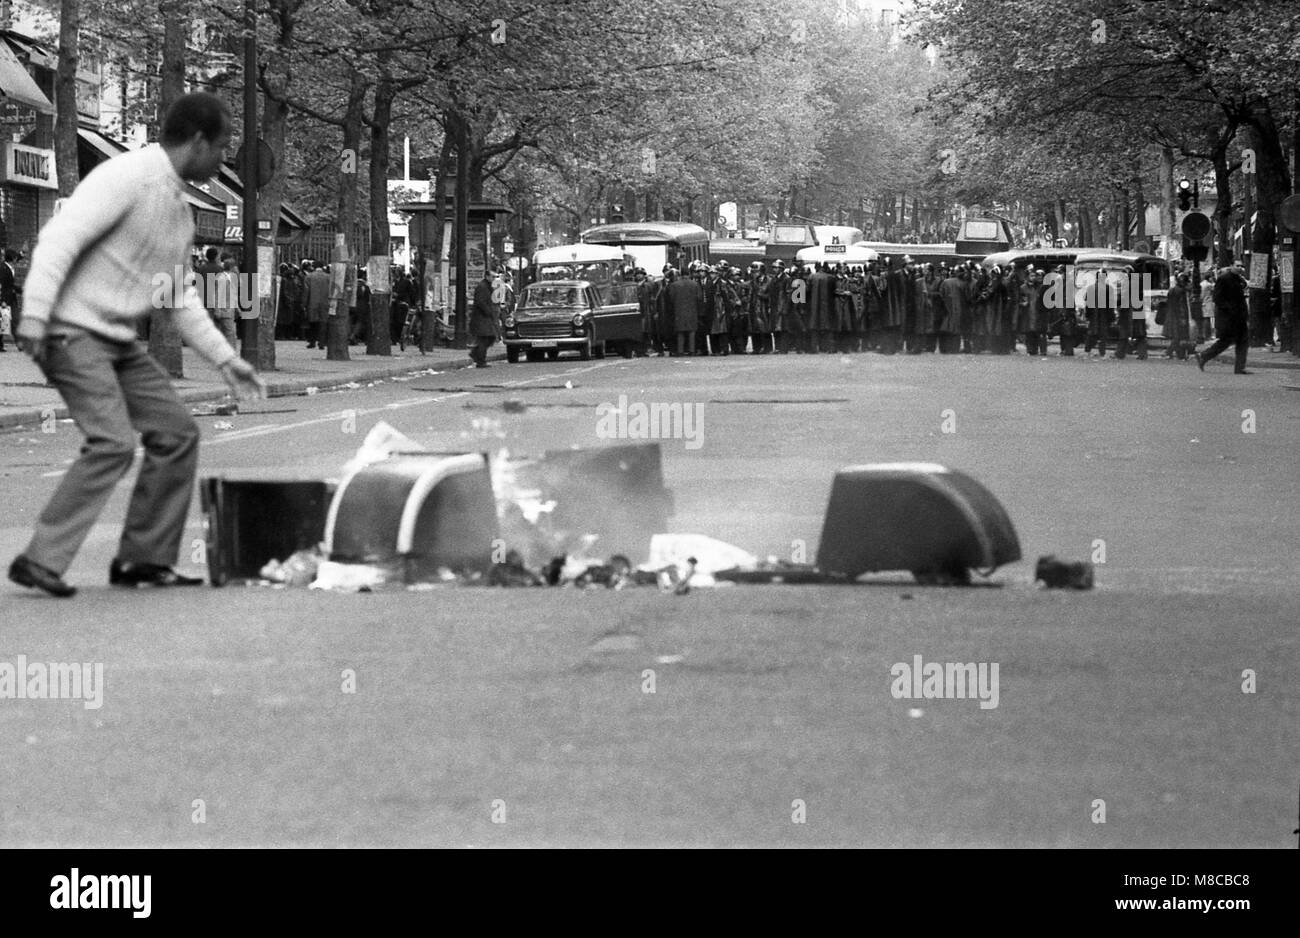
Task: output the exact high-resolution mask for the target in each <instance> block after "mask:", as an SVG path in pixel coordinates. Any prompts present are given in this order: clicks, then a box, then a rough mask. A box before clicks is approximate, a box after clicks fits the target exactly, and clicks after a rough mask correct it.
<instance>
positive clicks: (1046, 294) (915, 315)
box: [635, 256, 1245, 359]
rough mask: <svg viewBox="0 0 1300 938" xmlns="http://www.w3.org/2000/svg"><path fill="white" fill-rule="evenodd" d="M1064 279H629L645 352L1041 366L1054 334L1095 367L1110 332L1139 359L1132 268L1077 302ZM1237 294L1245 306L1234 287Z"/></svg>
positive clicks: (1141, 320) (894, 265)
mask: <svg viewBox="0 0 1300 938" xmlns="http://www.w3.org/2000/svg"><path fill="white" fill-rule="evenodd" d="M1234 275H1235V274H1234ZM1067 276H1068V272H1067V271H1066V269H1065V268H1064V267H1057V268H1055V269H1053V270H1050V271H1044V270H1040V269H1033V268H1029V267H1015V266H1011V265H1008V266H1007V267H1005V268H1003V267H996V266H995V267H989V268H985V267H983V266H982V265H980V264H978V263H976V262H974V261H960V262H959V261H954V263H953V264H951V265H949V264H946V263H915V262H914V261H913V260H912V258H910V257H907V256H903V257H899V258H890V257H885V258H882V259H881V260H879V261H872V262H870V263H869V264H868V265H867V266H866V267H865V269H863V268H861V267H853V268H851V267H849V266H847V265H843V264H836V265H829V264H823V263H818V264H816V265H814V266H812V267H808V266H805V265H802V264H798V263H793V264H791V265H790V266H789V267H787V266H786V264H785V263H784V262H783V261H780V260H778V261H775V262H773V264H772V266H771V268H770V269H769V267H768V266H767V265H766V264H765V263H762V262H755V263H753V264H751V265H750V267H749V268H748V269H747V270H741V269H739V268H736V267H733V266H731V265H730V264H729V263H727V262H726V261H722V262H720V263H718V264H716V265H713V266H709V265H707V264H704V263H701V262H693V263H692V264H691V265H690V267H689V268H688V269H687V270H686V271H685V272H684V273H683V272H679V271H677V270H675V269H674V268H672V267H671V266H666V267H665V268H664V270H663V278H662V279H660V280H653V279H651V278H649V277H648V276H647V275H646V272H645V271H644V270H639V269H638V270H637V271H636V272H635V277H636V280H637V281H638V288H637V296H638V301H639V303H640V309H641V316H642V327H643V331H644V333H645V340H646V341H645V347H646V349H647V354H648V353H649V351H648V350H650V349H653V352H654V353H655V354H658V355H740V354H747V353H748V354H757V355H765V354H769V353H775V354H789V353H790V352H794V353H796V354H816V353H822V354H826V353H849V352H865V351H876V352H881V353H883V354H886V355H892V354H898V353H903V354H922V353H927V352H938V353H940V354H958V353H967V354H970V353H981V352H987V353H991V354H995V355H1010V354H1013V353H1015V352H1016V349H1017V343H1018V342H1023V343H1024V347H1025V350H1026V352H1027V353H1028V354H1030V355H1040V356H1041V355H1046V354H1047V345H1048V339H1049V337H1052V336H1057V337H1059V340H1060V353H1061V354H1062V355H1065V356H1072V355H1074V354H1075V350H1076V348H1078V347H1079V346H1080V345H1082V347H1083V352H1084V353H1085V354H1091V353H1093V352H1094V350H1095V352H1096V354H1097V355H1098V356H1101V357H1104V356H1105V355H1106V353H1107V348H1108V344H1109V340H1110V338H1111V336H1112V334H1114V335H1115V336H1116V337H1117V342H1116V346H1115V351H1114V354H1115V357H1116V358H1121V359H1122V358H1126V357H1127V356H1128V355H1129V353H1130V352H1133V353H1134V354H1135V356H1136V357H1137V358H1139V359H1145V358H1146V357H1147V324H1146V318H1145V315H1144V313H1143V296H1142V292H1143V291H1142V289H1141V287H1140V284H1138V283H1137V280H1138V278H1136V277H1134V273H1133V269H1132V268H1131V267H1123V268H1115V269H1113V270H1111V271H1109V272H1107V271H1105V270H1103V271H1102V274H1101V275H1099V276H1097V277H1096V278H1095V280H1094V282H1093V283H1092V284H1091V286H1090V287H1089V288H1088V289H1086V290H1084V291H1081V292H1079V291H1077V290H1076V288H1075V287H1074V285H1072V284H1071V285H1069V289H1067V288H1066V287H1067V285H1066V284H1065V282H1064V280H1065V278H1066V277H1067ZM1185 280H1186V277H1185V275H1181V274H1180V275H1179V277H1178V278H1177V280H1176V283H1175V284H1174V285H1173V286H1174V289H1173V290H1171V293H1172V294H1173V297H1172V298H1173V299H1174V300H1175V301H1176V302H1175V303H1171V304H1169V305H1168V306H1167V307H1166V309H1165V311H1164V313H1163V315H1164V316H1165V317H1166V321H1167V322H1168V325H1166V327H1165V331H1166V334H1172V335H1174V336H1178V338H1177V339H1175V340H1174V341H1173V342H1171V347H1170V354H1176V355H1177V356H1178V357H1180V358H1186V357H1187V355H1188V353H1189V352H1191V351H1192V350H1193V349H1194V337H1196V336H1197V326H1196V323H1195V322H1194V321H1192V320H1191V318H1190V317H1191V304H1190V303H1188V302H1187V301H1186V300H1185V297H1186V295H1187V284H1186V282H1185ZM1128 284H1133V287H1132V288H1131V289H1129V288H1126V286H1127V285H1128ZM1121 285H1125V288H1121ZM1240 287H1241V291H1240V292H1241V293H1242V295H1243V296H1244V288H1245V280H1244V277H1242V278H1241V284H1240ZM1216 290H1217V287H1216ZM1077 293H1078V301H1081V302H1082V306H1081V307H1080V306H1078V305H1077V302H1076V294H1077ZM1169 320H1173V321H1169ZM1180 322H1181V330H1180V329H1179V323H1180Z"/></svg>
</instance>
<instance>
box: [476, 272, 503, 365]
mask: <svg viewBox="0 0 1300 938" xmlns="http://www.w3.org/2000/svg"><path fill="white" fill-rule="evenodd" d="M492 290H493V281H492V271H491V270H489V269H488V268H484V269H483V279H482V280H480V281H479V282H478V286H476V287H475V288H474V305H473V308H472V309H471V311H470V317H469V334H470V337H471V338H472V339H473V340H474V345H473V346H472V347H471V348H470V351H469V357H470V360H471V361H472V362H474V367H475V368H488V367H490V366H489V365H488V363H487V352H488V349H490V348H491V347H492V344H493V343H494V342H496V340H497V339H499V338H501V312H500V309H499V308H498V307H497V305H496V303H494V302H492Z"/></svg>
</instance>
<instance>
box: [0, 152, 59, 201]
mask: <svg viewBox="0 0 1300 938" xmlns="http://www.w3.org/2000/svg"><path fill="white" fill-rule="evenodd" d="M3 175H4V181H5V182H10V183H18V184H19V185H24V186H36V187H37V188H40V189H58V188H59V177H58V174H57V173H56V172H55V170H54V151H53V150H45V149H42V148H40V147H29V146H26V145H24V144H21V143H14V142H13V141H12V140H6V141H5V144H4V170H3Z"/></svg>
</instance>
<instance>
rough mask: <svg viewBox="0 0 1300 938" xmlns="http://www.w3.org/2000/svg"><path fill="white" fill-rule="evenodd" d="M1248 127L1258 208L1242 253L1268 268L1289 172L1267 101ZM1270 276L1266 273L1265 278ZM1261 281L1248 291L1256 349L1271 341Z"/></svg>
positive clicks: (1288, 187) (1265, 289) (1288, 186)
mask: <svg viewBox="0 0 1300 938" xmlns="http://www.w3.org/2000/svg"><path fill="white" fill-rule="evenodd" d="M1248 124H1249V127H1250V131H1251V134H1250V136H1251V142H1252V144H1253V146H1254V149H1255V159H1256V170H1257V173H1256V175H1255V177H1254V181H1255V183H1256V186H1257V188H1256V198H1257V200H1258V206H1259V207H1258V212H1257V216H1256V220H1255V224H1254V225H1253V226H1252V228H1251V237H1250V242H1249V244H1246V243H1243V244H1242V251H1243V252H1244V251H1246V250H1250V251H1251V252H1253V254H1254V255H1255V256H1252V257H1251V258H1250V262H1251V264H1254V263H1256V256H1258V257H1262V258H1264V259H1265V261H1264V262H1265V264H1266V265H1267V264H1269V259H1270V258H1271V257H1272V250H1273V244H1274V242H1275V241H1276V224H1275V222H1274V219H1275V216H1276V213H1277V210H1278V206H1279V205H1281V204H1282V200H1283V199H1285V198H1286V197H1287V196H1289V195H1290V194H1291V173H1290V171H1289V169H1288V167H1287V163H1286V155H1285V154H1284V153H1283V152H1282V141H1281V138H1280V135H1279V133H1278V128H1277V124H1276V123H1275V122H1274V120H1273V113H1272V110H1271V109H1270V108H1269V106H1268V103H1267V102H1265V103H1264V105H1263V106H1262V108H1260V109H1258V110H1256V111H1255V113H1254V116H1253V117H1252V118H1251V119H1250V120H1249V121H1248ZM1249 181H1250V180H1249V179H1248V182H1249ZM1269 273H1270V271H1267V270H1266V271H1265V276H1266V277H1267V275H1268V274H1269ZM1251 274H1252V279H1253V278H1254V277H1255V276H1258V272H1257V271H1255V270H1253V269H1252V270H1251ZM1264 282H1265V286H1264V287H1263V288H1251V291H1250V323H1251V344H1252V345H1256V346H1260V345H1265V344H1268V343H1271V342H1272V341H1273V335H1272V326H1271V320H1269V318H1268V302H1269V298H1268V294H1269V291H1268V286H1267V284H1268V280H1267V279H1265V281H1264Z"/></svg>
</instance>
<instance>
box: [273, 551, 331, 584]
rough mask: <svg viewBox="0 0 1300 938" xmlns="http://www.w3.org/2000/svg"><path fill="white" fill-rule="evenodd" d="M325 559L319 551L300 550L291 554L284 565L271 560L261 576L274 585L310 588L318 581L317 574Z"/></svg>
mask: <svg viewBox="0 0 1300 938" xmlns="http://www.w3.org/2000/svg"><path fill="white" fill-rule="evenodd" d="M324 560H325V557H324V556H323V555H322V554H321V552H320V551H319V550H300V551H297V552H295V553H293V554H291V555H290V556H289V557H288V558H287V559H286V560H285V561H284V562H283V563H281V562H280V561H278V560H274V559H273V560H271V561H270V562H269V563H267V565H266V566H264V567H263V568H262V569H261V571H260V575H261V577H262V579H264V580H269V581H270V582H272V583H283V584H284V585H286V586H309V585H310V584H311V582H312V581H313V580H314V579H316V572H317V570H318V569H319V568H320V565H321V563H322V562H323V561H324Z"/></svg>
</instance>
